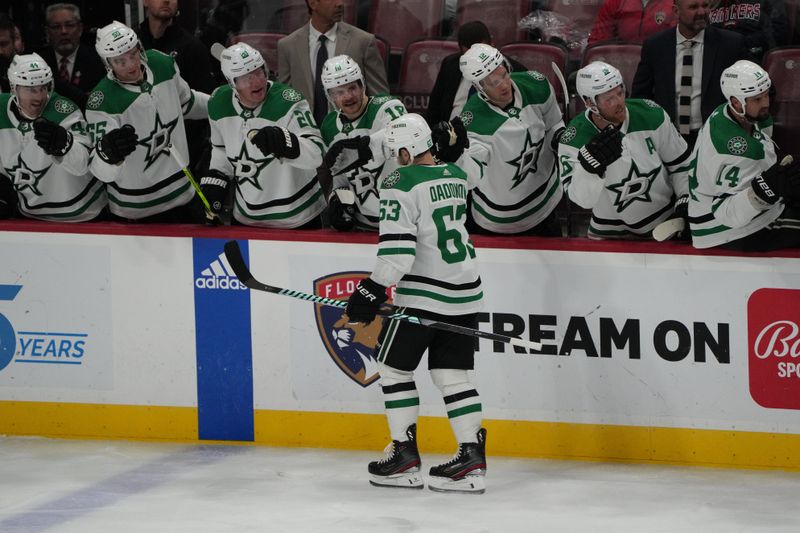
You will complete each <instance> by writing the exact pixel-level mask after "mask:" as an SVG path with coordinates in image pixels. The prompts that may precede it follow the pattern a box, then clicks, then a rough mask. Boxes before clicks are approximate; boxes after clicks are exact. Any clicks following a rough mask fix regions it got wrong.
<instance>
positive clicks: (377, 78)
mask: <svg viewBox="0 0 800 533" xmlns="http://www.w3.org/2000/svg"><path fill="white" fill-rule="evenodd" d="M306 4H307V5H308V12H309V15H310V18H309V21H308V24H304V25H303V26H301V27H300V28H298V29H297V30H295V31H294V32H292V33H291V34H289V35H288V36H287V37H284V38H283V39H281V40H280V41H278V81H279V82H281V83H286V84H289V85H291V86H292V87H294V88H295V89H297V90H298V91H300V94H302V95H303V96H304V97H305V98H306V100H308V105H309V106H311V109H312V111H313V114H314V119H315V120H316V121H317V123H318V124H319V123H321V122H322V119H323V118H324V117H325V115H327V114H328V111H330V106H329V103H328V99H327V97H326V96H325V89H324V88H323V87H322V81H321V79H320V78H319V73H320V72H321V71H322V66H323V65H324V64H325V61H326V60H327V59H328V58H330V57H333V56H338V55H342V54H344V55H347V56H350V57H351V58H352V59H353V60H354V61H355V62H356V63H358V66H359V67H360V68H361V72H363V73H364V78H365V79H366V84H367V94H368V95H375V94H383V93H388V92H389V83H388V82H387V80H386V67H385V66H384V64H383V60H382V59H381V56H380V53H379V52H378V47H377V46H376V45H375V36H374V35H372V34H371V33H367V32H365V31H363V30H361V29H359V28H356V27H355V26H351V25H350V24H347V23H346V22H342V15H343V14H344V3H343V1H342V0H306ZM268 66H269V67H270V68H272V67H274V65H268Z"/></svg>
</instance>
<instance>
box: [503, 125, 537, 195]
mask: <svg viewBox="0 0 800 533" xmlns="http://www.w3.org/2000/svg"><path fill="white" fill-rule="evenodd" d="M543 142H544V137H542V138H541V139H539V142H536V143H535V142H533V140H532V139H531V132H530V130H528V131H527V132H525V144H524V145H523V146H522V151H521V152H520V154H519V156H518V157H517V158H515V159H512V160H511V161H506V163H508V164H509V165H511V166H514V167H517V171H516V172H515V173H514V177H513V178H512V181H513V182H514V185H512V186H511V188H512V189H513V188H514V187H516V186H517V185H519V184H520V183H522V182H523V181H525V178H527V177H528V174H533V173H534V172H536V169H537V167H538V165H537V163H538V161H539V151H540V150H541V149H542V143H543Z"/></svg>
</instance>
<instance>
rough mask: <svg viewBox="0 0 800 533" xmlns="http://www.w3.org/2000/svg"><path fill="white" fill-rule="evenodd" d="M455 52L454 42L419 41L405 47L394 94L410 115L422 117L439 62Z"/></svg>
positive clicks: (456, 47)
mask: <svg viewBox="0 0 800 533" xmlns="http://www.w3.org/2000/svg"><path fill="white" fill-rule="evenodd" d="M456 52H458V43H457V42H455V41H443V40H439V41H432V40H427V41H426V40H422V41H415V42H413V43H411V44H409V45H408V46H407V47H406V50H405V53H404V54H403V63H402V67H401V68H400V83H399V84H398V87H397V93H398V96H400V97H401V99H402V100H403V104H405V106H406V109H408V111H409V112H412V113H422V114H424V112H425V110H426V109H427V108H428V101H429V99H430V93H431V89H433V84H434V82H435V81H436V76H437V75H438V74H439V67H440V66H441V63H442V60H443V59H444V58H445V57H446V56H448V55H450V54H454V53H456Z"/></svg>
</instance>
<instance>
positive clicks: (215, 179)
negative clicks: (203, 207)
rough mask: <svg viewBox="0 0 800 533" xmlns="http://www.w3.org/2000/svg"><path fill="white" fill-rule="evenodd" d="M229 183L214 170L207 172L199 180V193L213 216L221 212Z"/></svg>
mask: <svg viewBox="0 0 800 533" xmlns="http://www.w3.org/2000/svg"><path fill="white" fill-rule="evenodd" d="M230 183H231V182H230V181H229V180H228V178H227V177H226V176H225V175H224V174H222V173H221V172H217V171H215V170H211V171H209V173H208V175H207V176H203V177H202V178H200V191H202V193H203V196H205V197H206V200H208V205H209V207H210V208H211V212H212V213H213V214H215V215H219V214H220V213H221V212H222V208H223V206H224V205H225V198H226V197H227V196H228V186H229V185H230Z"/></svg>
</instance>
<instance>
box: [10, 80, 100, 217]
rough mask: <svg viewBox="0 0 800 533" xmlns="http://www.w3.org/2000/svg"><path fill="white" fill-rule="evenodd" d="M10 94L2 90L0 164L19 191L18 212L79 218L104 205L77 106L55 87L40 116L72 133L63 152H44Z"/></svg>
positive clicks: (95, 212) (96, 212)
mask: <svg viewBox="0 0 800 533" xmlns="http://www.w3.org/2000/svg"><path fill="white" fill-rule="evenodd" d="M12 105H13V104H12V100H11V95H10V94H0V167H2V169H1V170H2V173H3V174H5V175H6V176H7V177H8V178H9V179H10V180H11V182H12V184H13V185H14V189H15V190H16V191H17V199H18V204H19V210H20V212H21V213H22V214H24V215H26V216H28V217H31V218H38V219H42V220H57V221H63V222H82V221H85V220H91V219H93V218H95V217H96V216H97V215H98V214H99V213H100V211H102V209H103V207H105V205H106V188H105V184H104V183H102V182H100V181H98V180H96V179H95V178H94V177H93V176H92V175H91V174H90V173H89V150H90V148H89V147H90V142H89V139H88V137H87V136H86V131H85V128H86V122H85V121H84V119H83V114H82V113H81V110H80V109H78V106H76V105H75V104H74V103H73V102H72V101H71V100H68V99H66V98H64V97H62V96H59V95H58V94H56V93H53V94H52V96H51V98H50V101H49V102H48V103H47V106H46V107H45V109H44V111H43V113H42V116H43V117H44V118H46V119H47V120H49V121H51V122H55V123H56V124H60V125H61V126H62V127H64V128H66V129H67V130H68V131H69V132H70V133H71V134H72V147H71V148H70V149H69V151H68V152H67V153H66V154H65V155H64V156H63V157H54V156H51V155H48V154H46V153H45V152H44V150H42V149H41V148H40V147H39V145H38V144H36V140H35V139H34V136H33V127H32V123H31V122H28V121H24V120H23V121H20V120H19V119H18V118H17V116H16V115H15V114H14V112H13V111H12Z"/></svg>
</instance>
